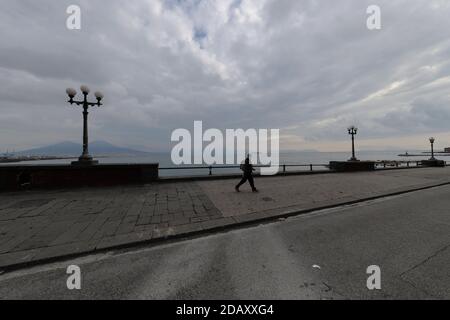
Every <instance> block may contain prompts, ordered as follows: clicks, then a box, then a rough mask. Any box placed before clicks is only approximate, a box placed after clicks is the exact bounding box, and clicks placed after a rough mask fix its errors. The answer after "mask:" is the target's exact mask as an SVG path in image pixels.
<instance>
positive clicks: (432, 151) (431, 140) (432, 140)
mask: <svg viewBox="0 0 450 320" xmlns="http://www.w3.org/2000/svg"><path fill="white" fill-rule="evenodd" d="M434 141H435V139H434V138H433V137H431V138H430V144H431V158H430V160H436V158H435V157H434Z"/></svg>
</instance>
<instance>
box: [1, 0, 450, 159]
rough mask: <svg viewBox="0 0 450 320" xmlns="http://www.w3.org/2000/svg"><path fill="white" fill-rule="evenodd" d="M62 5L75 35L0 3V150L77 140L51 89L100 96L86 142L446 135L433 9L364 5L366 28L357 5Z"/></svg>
mask: <svg viewBox="0 0 450 320" xmlns="http://www.w3.org/2000/svg"><path fill="white" fill-rule="evenodd" d="M76 2H77V3H78V4H79V5H80V6H81V8H82V30H80V31H68V30H67V29H66V28H65V19H66V13H65V9H66V7H67V6H68V5H69V4H73V1H66V0H63V1H51V0H43V1H39V2H37V1H30V0H28V1H26V0H24V1H3V2H2V11H1V12H0V30H1V31H0V33H1V34H2V37H1V39H2V42H1V43H0V108H1V113H0V124H1V129H0V130H1V132H2V134H1V136H0V149H1V148H2V146H5V147H13V146H14V147H17V148H20V147H29V146H32V145H40V144H46V143H47V142H55V140H57V139H60V138H64V139H70V137H73V138H72V140H73V139H78V138H79V135H80V128H81V121H80V114H79V110H76V109H74V108H71V107H70V106H69V105H67V104H66V103H65V100H66V97H65V94H64V90H65V87H67V86H76V87H78V86H79V85H80V84H83V83H86V84H88V85H89V86H91V87H92V89H93V90H97V89H100V90H102V91H104V93H105V107H104V108H103V109H101V110H95V111H93V114H92V126H91V130H92V136H93V137H95V138H98V139H102V140H110V141H111V142H115V143H119V144H122V145H133V144H135V145H145V146H146V147H147V149H149V150H154V149H164V150H167V149H168V148H169V147H170V133H171V130H173V129H175V128H179V127H185V128H191V127H192V125H193V121H194V120H203V121H204V122H205V126H207V127H216V128H221V129H224V128H239V127H243V128H248V127H256V128H258V127H262V128H280V129H281V130H282V133H283V132H285V133H288V134H289V135H296V136H298V137H299V140H301V139H304V140H306V141H322V140H325V141H331V142H332V141H334V140H340V139H341V137H342V136H344V138H345V128H346V126H347V125H348V124H349V123H353V122H354V123H357V124H358V125H359V126H360V127H361V129H362V131H361V132H362V136H361V137H362V138H367V139H369V138H389V139H395V138H396V137H401V136H405V135H408V134H410V133H411V132H412V131H414V130H419V131H420V132H424V133H427V132H430V131H433V130H435V129H436V128H440V129H442V130H446V121H447V119H448V116H449V115H448V112H447V111H446V104H447V102H448V101H447V100H448V99H447V98H448V93H446V92H448V88H449V85H450V82H448V83H447V82H445V81H444V82H443V83H441V84H439V83H438V84H433V82H434V81H436V80H437V79H445V77H448V76H450V55H449V53H450V21H449V20H448V16H449V14H450V5H449V4H448V3H446V2H442V1H437V0H434V1H429V0H418V1H414V2H412V1H405V0H398V1H387V0H383V1H378V4H379V5H380V6H381V8H382V19H383V20H382V22H383V28H382V30H380V31H369V30H367V28H366V27H365V23H366V17H367V15H366V13H365V10H366V8H367V6H368V5H369V4H372V3H371V1H360V0H345V1H324V0H323V1H319V0H309V1H296V0H264V1H262V0H242V1H232V0H223V1H213V0H203V1H196V0H186V1H175V0H171V1H168V0H167V1H159V0H146V1H133V2H124V1H118V0H113V1H86V0H80V1H76ZM439 6H440V7H439ZM396 82H401V83H402V85H401V86H399V87H398V88H396V89H393V90H391V91H389V92H387V91H386V88H389V86H391V85H392V84H393V83H396ZM383 90H384V91H383ZM377 92H379V96H376V97H372V98H371V99H368V97H371V96H373V95H374V94H375V93H377ZM447 105H448V104H447ZM36 119H39V121H38V122H36ZM17 128H20V130H18V129H17ZM342 132H343V134H342ZM50 140H52V141H50ZM331 142H330V143H331ZM449 142H450V140H449ZM287 147H291V146H287ZM3 148H4V147H3Z"/></svg>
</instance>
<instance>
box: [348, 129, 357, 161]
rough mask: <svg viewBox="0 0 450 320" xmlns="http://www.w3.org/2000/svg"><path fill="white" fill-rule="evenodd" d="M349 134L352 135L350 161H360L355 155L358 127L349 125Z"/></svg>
mask: <svg viewBox="0 0 450 320" xmlns="http://www.w3.org/2000/svg"><path fill="white" fill-rule="evenodd" d="M347 130H348V134H349V135H351V136H352V157H351V158H350V159H349V161H358V159H356V156H355V135H356V134H357V133H358V128H356V127H355V126H350V127H348V129H347Z"/></svg>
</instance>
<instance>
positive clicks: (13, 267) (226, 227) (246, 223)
mask: <svg viewBox="0 0 450 320" xmlns="http://www.w3.org/2000/svg"><path fill="white" fill-rule="evenodd" d="M447 185H450V181H447V182H441V183H437V184H428V185H422V186H420V187H416V188H412V189H406V190H399V191H395V192H390V193H385V194H380V195H376V196H372V197H365V198H360V199H355V200H350V201H343V202H336V203H333V204H328V205H322V206H321V205H319V206H316V207H311V208H307V209H300V210H291V211H289V210H287V211H284V212H281V213H280V214H274V215H269V216H265V217H261V218H256V219H249V220H246V219H245V217H246V216H247V217H248V216H251V215H257V214H260V213H263V212H259V213H258V212H257V213H252V214H246V215H242V216H239V217H241V218H244V219H240V220H242V221H238V220H236V219H235V217H230V218H233V220H234V221H235V222H234V223H228V224H226V223H225V224H223V225H218V226H214V227H211V228H206V229H201V230H194V231H187V232H181V233H179V234H173V235H166V236H163V237H158V238H154V239H147V240H142V241H131V242H129V243H124V244H119V245H112V246H109V247H104V248H100V249H93V250H87V251H83V252H76V253H70V254H64V255H58V256H54V257H48V258H43V259H37V260H32V261H27V262H21V263H13V264H10V265H4V266H0V275H2V274H5V273H10V272H13V271H17V270H20V269H24V268H29V267H34V266H38V265H43V264H49V263H54V262H62V261H67V260H71V259H74V258H79V257H83V256H87V255H92V254H101V253H106V252H110V251H112V250H124V249H130V248H135V249H136V248H141V247H148V246H150V247H152V246H157V245H160V244H167V243H172V242H177V241H181V240H187V239H191V238H197V237H201V236H207V235H211V234H215V233H218V232H225V231H230V230H236V229H242V228H246V227H251V226H256V225H260V224H268V223H273V222H275V221H276V220H279V219H283V218H284V219H285V218H289V217H294V216H300V215H303V214H307V213H311V212H314V211H320V210H325V209H332V208H337V207H341V206H345V205H352V204H356V203H362V202H366V201H371V200H376V199H381V198H386V197H390V196H396V195H401V194H407V193H412V192H416V191H421V190H427V189H432V188H437V187H442V186H447Z"/></svg>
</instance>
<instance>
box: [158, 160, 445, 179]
mask: <svg viewBox="0 0 450 320" xmlns="http://www.w3.org/2000/svg"><path fill="white" fill-rule="evenodd" d="M446 165H449V162H446ZM253 167H254V168H264V167H266V168H267V167H270V166H268V165H254V166H253ZM410 167H421V161H420V160H419V161H396V160H392V161H390V160H383V161H375V168H376V169H379V170H381V169H392V168H410ZM239 168H240V166H237V165H229V166H223V165H217V166H216V165H215V166H183V167H160V168H159V170H163V171H169V170H193V171H197V170H198V171H204V172H202V173H201V174H202V175H203V174H205V175H209V176H212V175H213V171H217V170H219V171H226V170H232V169H234V170H236V169H239ZM292 168H300V170H290V169H292ZM302 168H303V170H302ZM325 170H329V165H328V164H314V163H311V164H280V165H279V172H278V173H279V174H285V173H289V172H291V173H293V172H313V171H325ZM236 173H239V172H238V171H237V172H236Z"/></svg>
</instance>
